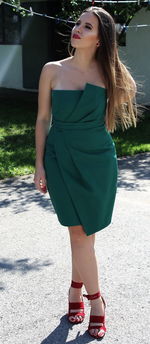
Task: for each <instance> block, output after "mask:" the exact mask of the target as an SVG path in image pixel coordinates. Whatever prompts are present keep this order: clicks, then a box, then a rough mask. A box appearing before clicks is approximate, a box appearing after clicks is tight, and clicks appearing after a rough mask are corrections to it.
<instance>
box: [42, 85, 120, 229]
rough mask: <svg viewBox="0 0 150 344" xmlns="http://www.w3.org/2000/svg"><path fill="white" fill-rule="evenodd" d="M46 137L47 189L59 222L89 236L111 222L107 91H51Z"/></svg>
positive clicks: (113, 173)
mask: <svg viewBox="0 0 150 344" xmlns="http://www.w3.org/2000/svg"><path fill="white" fill-rule="evenodd" d="M51 100H52V125H51V127H50V130H49V134H48V136H47V139H46V146H45V156H44V164H45V171H46V178H47V187H48V191H49V194H50V198H51V201H52V203H53V206H54V209H55V211H56V214H57V217H58V220H59V222H60V223H61V224H62V225H64V226H75V225H82V226H83V229H84V231H85V233H86V234H87V235H91V234H93V233H95V232H97V231H99V230H101V229H103V228H105V227H106V226H108V225H109V224H110V222H111V218H112V212H113V207H114V202H115V196H116V188H117V169H118V168H117V157H116V150H115V145H114V142H113V140H112V137H111V135H110V133H109V132H108V131H107V130H106V128H105V113H106V105H107V90H106V89H105V88H103V87H100V86H96V85H93V84H90V83H86V86H85V88H84V90H52V99H51Z"/></svg>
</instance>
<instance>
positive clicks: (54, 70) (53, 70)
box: [42, 58, 70, 83]
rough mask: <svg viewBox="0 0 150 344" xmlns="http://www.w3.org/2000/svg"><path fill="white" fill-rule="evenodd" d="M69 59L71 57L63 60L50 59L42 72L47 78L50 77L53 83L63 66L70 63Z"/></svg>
mask: <svg viewBox="0 0 150 344" xmlns="http://www.w3.org/2000/svg"><path fill="white" fill-rule="evenodd" d="M69 60H70V58H66V59H63V60H58V61H50V62H47V63H45V65H44V66H43V68H42V74H44V75H45V77H46V78H47V77H48V79H50V81H51V83H53V81H54V80H56V79H57V77H58V76H59V73H60V71H61V70H62V68H63V67H65V66H67V65H68V64H69V62H70V61H69Z"/></svg>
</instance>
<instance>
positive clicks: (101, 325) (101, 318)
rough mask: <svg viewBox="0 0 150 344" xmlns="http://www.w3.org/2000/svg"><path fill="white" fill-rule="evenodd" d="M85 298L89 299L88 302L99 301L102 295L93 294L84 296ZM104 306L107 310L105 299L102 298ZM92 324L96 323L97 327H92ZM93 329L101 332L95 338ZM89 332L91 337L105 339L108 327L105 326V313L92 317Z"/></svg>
mask: <svg viewBox="0 0 150 344" xmlns="http://www.w3.org/2000/svg"><path fill="white" fill-rule="evenodd" d="M83 296H84V297H87V299H88V300H95V299H98V298H99V297H100V296H101V294H100V292H98V293H96V294H93V295H85V294H83ZM101 298H102V301H103V304H104V308H106V303H105V300H104V298H103V297H102V296H101ZM91 323H95V325H90V324H91ZM92 329H97V330H99V331H98V333H97V335H96V336H95V335H94V334H91V333H90V330H92ZM88 332H89V334H90V336H92V337H94V338H96V339H99V338H102V337H104V335H105V333H106V326H105V313H104V315H90V322H89V327H88Z"/></svg>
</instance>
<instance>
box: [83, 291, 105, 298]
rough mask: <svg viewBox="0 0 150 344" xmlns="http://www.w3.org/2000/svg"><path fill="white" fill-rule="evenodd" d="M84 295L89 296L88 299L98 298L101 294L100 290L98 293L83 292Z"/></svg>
mask: <svg viewBox="0 0 150 344" xmlns="http://www.w3.org/2000/svg"><path fill="white" fill-rule="evenodd" d="M83 296H84V297H87V299H88V300H95V299H98V298H99V297H100V296H101V294H100V291H98V293H96V294H93V295H86V294H83Z"/></svg>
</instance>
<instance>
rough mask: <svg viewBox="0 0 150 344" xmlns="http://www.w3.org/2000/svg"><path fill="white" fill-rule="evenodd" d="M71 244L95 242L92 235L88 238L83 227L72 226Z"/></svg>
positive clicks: (70, 231)
mask: <svg viewBox="0 0 150 344" xmlns="http://www.w3.org/2000/svg"><path fill="white" fill-rule="evenodd" d="M68 229H69V234H70V239H71V242H73V243H76V244H83V243H86V242H93V237H92V235H90V236H87V235H86V233H85V231H84V228H83V226H81V225H80V226H71V227H68Z"/></svg>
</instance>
